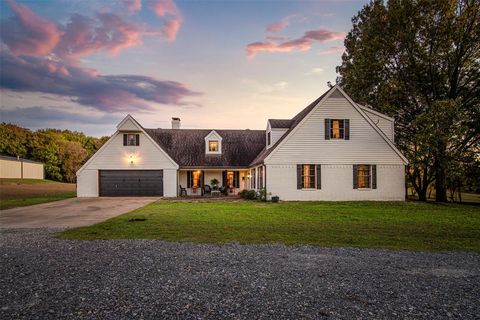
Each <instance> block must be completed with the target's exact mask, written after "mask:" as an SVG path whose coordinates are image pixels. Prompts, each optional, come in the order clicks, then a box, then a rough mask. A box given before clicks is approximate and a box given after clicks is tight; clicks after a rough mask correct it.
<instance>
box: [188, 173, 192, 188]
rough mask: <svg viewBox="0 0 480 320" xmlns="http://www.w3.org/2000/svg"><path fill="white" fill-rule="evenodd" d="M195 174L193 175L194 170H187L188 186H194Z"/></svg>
mask: <svg viewBox="0 0 480 320" xmlns="http://www.w3.org/2000/svg"><path fill="white" fill-rule="evenodd" d="M192 178H193V176H192V171H187V188H191V187H192V182H193V181H192V180H193V179H192Z"/></svg>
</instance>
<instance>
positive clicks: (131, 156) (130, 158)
mask: <svg viewBox="0 0 480 320" xmlns="http://www.w3.org/2000/svg"><path fill="white" fill-rule="evenodd" d="M129 160H130V164H133V163H134V162H135V157H134V156H133V154H132V155H130V157H129Z"/></svg>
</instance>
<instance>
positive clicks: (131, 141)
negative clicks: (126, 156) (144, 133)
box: [123, 133, 140, 146]
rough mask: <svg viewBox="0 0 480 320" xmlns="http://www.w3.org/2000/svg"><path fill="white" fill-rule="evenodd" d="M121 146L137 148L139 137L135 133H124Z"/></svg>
mask: <svg viewBox="0 0 480 320" xmlns="http://www.w3.org/2000/svg"><path fill="white" fill-rule="evenodd" d="M123 145H124V146H139V145H140V135H139V134H135V133H124V134H123Z"/></svg>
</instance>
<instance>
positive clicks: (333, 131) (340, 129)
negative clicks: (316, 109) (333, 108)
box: [330, 119, 345, 139]
mask: <svg viewBox="0 0 480 320" xmlns="http://www.w3.org/2000/svg"><path fill="white" fill-rule="evenodd" d="M344 137H345V121H344V120H343V119H342V120H339V119H331V120H330V139H343V138H344Z"/></svg>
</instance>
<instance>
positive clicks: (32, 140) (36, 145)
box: [0, 123, 108, 183]
mask: <svg viewBox="0 0 480 320" xmlns="http://www.w3.org/2000/svg"><path fill="white" fill-rule="evenodd" d="M107 140H108V137H101V138H95V137H91V136H86V135H85V134H83V133H82V132H78V131H70V130H58V129H41V130H37V131H32V130H30V129H26V128H22V127H19V126H16V125H13V124H7V123H2V124H0V154H2V155H7V156H12V157H20V158H25V159H29V160H35V161H39V162H43V163H44V164H45V177H46V178H47V179H51V180H55V181H61V182H71V183H72V182H75V181H76V174H75V173H76V172H77V170H78V169H79V168H80V167H81V166H82V165H83V164H84V163H85V161H87V160H88V159H89V158H90V157H91V156H92V155H93V154H94V153H95V152H96V151H97V150H98V149H100V147H101V146H102V145H103V144H104V143H105V142H106V141H107Z"/></svg>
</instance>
